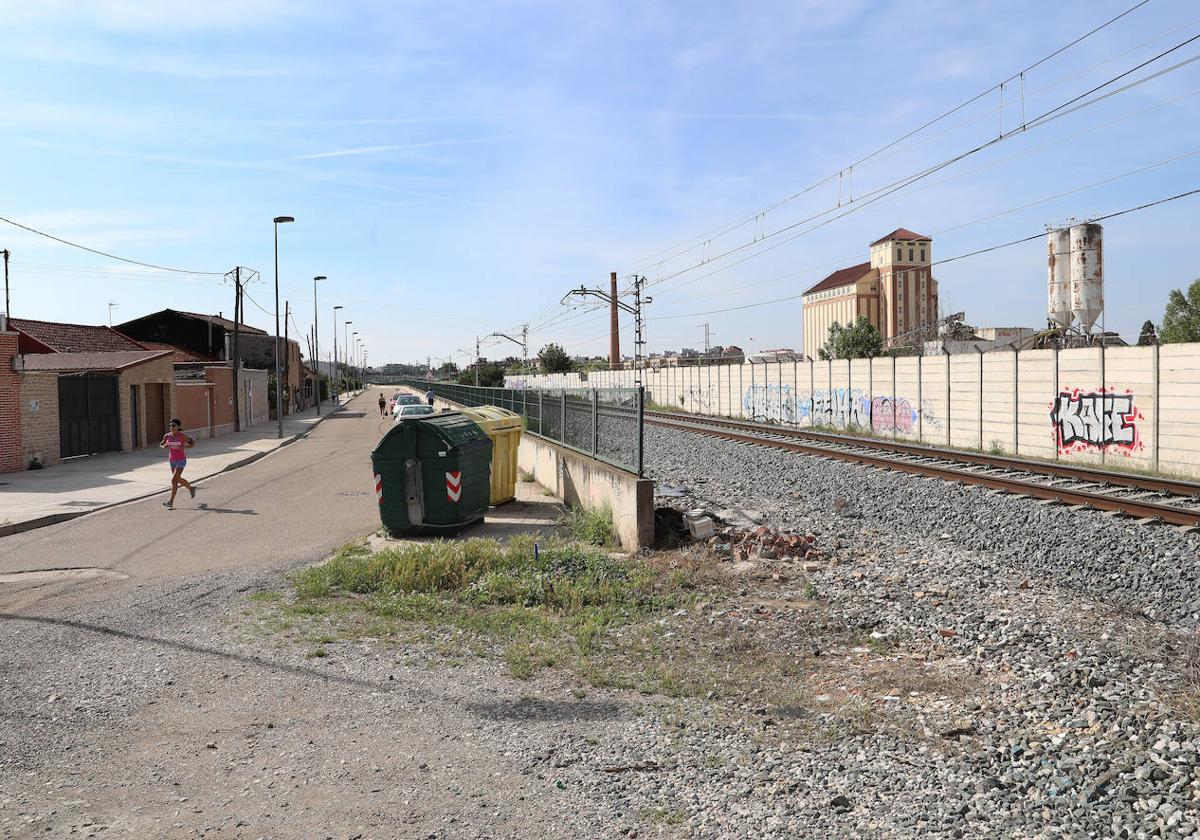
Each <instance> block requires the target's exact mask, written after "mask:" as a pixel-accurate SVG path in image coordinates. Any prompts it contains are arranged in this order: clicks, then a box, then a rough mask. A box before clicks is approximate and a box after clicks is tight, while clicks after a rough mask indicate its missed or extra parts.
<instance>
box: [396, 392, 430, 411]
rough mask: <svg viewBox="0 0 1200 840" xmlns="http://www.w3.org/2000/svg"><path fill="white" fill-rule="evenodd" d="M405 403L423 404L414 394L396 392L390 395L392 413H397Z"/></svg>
mask: <svg viewBox="0 0 1200 840" xmlns="http://www.w3.org/2000/svg"><path fill="white" fill-rule="evenodd" d="M406 405H424V402H423V401H422V400H421V398H420V397H418V396H417V395H416V394H396V396H394V397H392V414H399V413H400V409H401V408H403V407H404V406H406Z"/></svg>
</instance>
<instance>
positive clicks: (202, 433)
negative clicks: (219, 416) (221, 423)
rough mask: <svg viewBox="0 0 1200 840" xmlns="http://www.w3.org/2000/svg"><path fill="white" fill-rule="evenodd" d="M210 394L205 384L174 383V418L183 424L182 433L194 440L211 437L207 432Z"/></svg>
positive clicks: (210, 405) (210, 408)
mask: <svg viewBox="0 0 1200 840" xmlns="http://www.w3.org/2000/svg"><path fill="white" fill-rule="evenodd" d="M211 393H212V391H211V389H210V388H209V385H208V383H207V382H200V381H195V382H176V383H175V416H176V417H178V418H179V421H180V422H181V423H183V430H184V432H186V433H187V434H188V435H191V436H192V437H193V438H195V439H196V440H202V439H203V438H207V437H212V435H211V434H210V432H209V423H210V419H209V418H210V416H211V414H212V403H211V400H212V397H211Z"/></svg>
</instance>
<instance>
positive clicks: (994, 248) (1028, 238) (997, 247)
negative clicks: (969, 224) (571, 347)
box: [646, 188, 1200, 321]
mask: <svg viewBox="0 0 1200 840" xmlns="http://www.w3.org/2000/svg"><path fill="white" fill-rule="evenodd" d="M1198 194H1200V188H1196V189H1192V190H1188V191H1186V192H1181V193H1177V194H1176V195H1171V196H1166V197H1165V198H1159V199H1155V200H1154V201H1148V202H1146V203H1144V204H1139V205H1137V206H1135V207H1126V208H1125V209H1123V210H1117V211H1115V212H1112V213H1106V214H1105V215H1103V216H1095V217H1093V218H1090V219H1088V220H1087V221H1089V222H1103V221H1107V220H1108V219H1115V218H1117V217H1119V216H1125V215H1128V214H1130V213H1136V212H1138V211H1140V210H1148V209H1150V208H1151V207H1157V206H1159V205H1160V204H1167V203H1168V202H1172V201H1178V200H1179V199H1183V198H1188V197H1189V196H1193V195H1198ZM1045 235H1046V232H1045V230H1041V231H1039V232H1038V233H1035V234H1031V235H1029V236H1025V237H1022V238H1020V239H1013V240H1011V241H1009V242H1001V243H999V244H996V245H990V246H988V247H986V248H980V249H978V250H975V251H970V252H968V253H966V254H958V255H956V256H953V257H945V258H944V259H940V260H934V261H933V262H931V263H930V266H935V265H945V264H946V263H951V262H957V261H958V260H965V259H967V258H968V257H975V256H978V255H980V254H987V253H990V252H992V251H998V250H1000V249H1001V248H1009V247H1011V246H1013V245H1020V244H1022V243H1024V242H1032V241H1033V240H1035V239H1041V238H1043V237H1044V236H1045ZM802 297H804V293H803V292H802V293H800V294H797V295H788V296H786V297H780V298H775V299H773V300H763V301H758V302H756V303H747V304H743V305H741V306H727V307H724V308H722V309H710V310H708V311H706V312H687V313H684V314H682V315H655V316H651V317H649V318H647V319H646V320H648V321H670V320H674V319H676V318H697V317H699V316H701V315H717V314H720V313H723V312H738V311H740V310H743V309H755V308H757V307H760V306H770V305H772V304H775V303H785V302H787V301H791V300H798V299H800V298H802Z"/></svg>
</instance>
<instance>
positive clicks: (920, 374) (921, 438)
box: [917, 348, 925, 443]
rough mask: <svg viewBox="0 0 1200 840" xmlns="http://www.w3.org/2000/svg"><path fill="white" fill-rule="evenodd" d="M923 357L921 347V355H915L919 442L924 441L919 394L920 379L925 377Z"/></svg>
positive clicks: (922, 415) (920, 393) (923, 415)
mask: <svg viewBox="0 0 1200 840" xmlns="http://www.w3.org/2000/svg"><path fill="white" fill-rule="evenodd" d="M924 358H925V349H924V348H922V349H921V355H920V356H917V440H918V441H920V442H921V443H924V442H925V410H924V409H923V408H922V407H921V396H922V394H923V388H922V380H923V379H924V378H925V372H924V367H925V366H924V365H923V364H922V363H921V360H922V359H924Z"/></svg>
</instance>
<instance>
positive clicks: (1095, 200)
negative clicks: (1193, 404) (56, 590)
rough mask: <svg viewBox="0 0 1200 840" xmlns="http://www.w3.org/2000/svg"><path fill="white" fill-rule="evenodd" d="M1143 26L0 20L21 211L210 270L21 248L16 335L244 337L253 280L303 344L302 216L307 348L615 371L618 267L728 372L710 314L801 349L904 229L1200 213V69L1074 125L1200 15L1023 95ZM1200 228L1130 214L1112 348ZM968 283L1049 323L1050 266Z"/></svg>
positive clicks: (272, 16) (858, 15)
mask: <svg viewBox="0 0 1200 840" xmlns="http://www.w3.org/2000/svg"><path fill="white" fill-rule="evenodd" d="M1135 2H1136V0H1065V2H1058V3H1052V4H1051V3H1045V2H1034V0H1008V2H1005V3H1003V4H997V3H995V2H992V0H894V1H893V0H790V2H774V1H773V0H763V1H762V2H756V3H741V2H690V3H660V2H654V0H631V2H623V1H622V0H612V2H592V0H576V2H572V3H545V2H542V3H538V2H521V1H520V0H497V2H489V1H488V0H472V1H471V2H456V0H438V2H428V3H427V2H384V0H379V2H354V1H353V0H348V1H347V2H339V3H328V2H315V0H314V1H313V2H309V0H297V2H287V1H286V0H211V2H198V3H190V4H183V3H156V2H149V1H148V0H90V2H66V0H41V2H38V3H29V2H21V3H16V2H9V1H8V0H0V17H2V19H3V20H4V21H5V35H4V41H5V45H4V49H3V50H0V115H2V116H0V162H2V164H3V167H2V171H3V177H2V178H0V216H2V217H4V218H5V219H9V220H12V221H15V222H19V223H21V224H24V225H28V226H30V227H34V228H37V229H39V230H42V231H44V232H47V233H51V234H53V235H55V236H58V237H60V238H63V239H68V240H71V241H74V242H78V243H80V244H84V245H87V246H89V247H92V248H95V249H97V250H101V251H105V252H108V253H110V254H115V255H118V256H122V257H126V258H129V259H133V260H137V261H141V262H146V263H151V264H154V265H157V266H163V267H170V268H176V269H182V270H183V271H184V272H197V273H180V272H168V271H162V270H157V269H150V268H145V267H141V266H135V265H131V264H128V263H121V262H117V261H114V260H112V259H108V258H106V257H101V256H98V255H95V254H91V253H87V252H84V251H80V250H77V249H73V248H71V247H68V246H65V245H63V244H60V243H58V242H54V241H51V240H49V239H46V238H43V237H39V236H36V235H34V234H31V233H28V232H26V231H23V230H21V229H18V228H15V227H12V226H10V225H7V224H3V223H0V248H8V249H9V250H10V251H11V252H12V257H11V263H10V286H11V311H12V314H13V315H14V316H23V317H30V318H41V319H48V320H62V321H68V322H74V323H106V322H107V320H108V317H109V313H110V308H109V304H110V303H114V304H115V305H116V307H115V309H113V310H112V315H113V320H114V323H119V322H120V321H122V320H130V319H133V318H136V317H140V316H142V315H145V314H147V313H149V312H154V311H157V310H159V309H162V308H166V307H171V308H174V309H182V310H187V311H194V312H211V313H218V312H220V313H223V314H224V315H226V316H227V317H229V316H232V313H233V296H234V292H233V288H232V286H231V285H230V284H229V283H228V282H226V281H225V280H224V277H223V275H224V273H225V272H227V271H229V270H231V269H232V268H233V267H234V266H245V267H248V268H252V269H254V270H257V271H258V272H260V275H259V280H258V281H257V282H255V283H253V284H251V285H250V286H249V287H248V289H247V291H248V294H249V296H250V297H251V299H252V301H253V302H252V303H249V304H247V319H248V321H249V322H250V323H251V324H253V325H255V326H259V327H262V328H264V329H268V330H273V328H274V318H273V315H274V308H275V303H274V266H275V263H274V254H273V238H272V237H273V231H272V227H273V225H272V221H271V220H272V218H273V217H275V216H277V215H291V216H294V217H295V219H296V221H295V223H294V224H289V225H282V226H280V228H279V294H280V301H281V303H280V307H281V308H282V307H283V305H284V303H283V302H284V301H286V302H288V303H290V304H291V307H292V311H293V313H294V315H293V319H292V321H293V326H291V328H290V331H291V333H292V334H293V335H295V334H296V333H301V334H304V333H307V332H308V331H309V330H310V329H311V326H312V323H313V317H314V315H313V310H314V301H313V286H314V283H313V280H312V278H313V277H314V276H315V275H325V276H327V277H328V280H326V281H324V282H322V283H320V284H319V287H318V289H317V292H318V301H317V306H318V324H319V340H320V344H321V350H322V355H327V353H328V351H329V350H330V349H331V348H332V338H333V330H334V325H335V315H334V311H333V306H335V305H341V306H343V307H344V308H343V309H342V310H341V311H340V312H339V313H338V315H339V317H338V319H337V322H336V323H337V333H338V342H339V344H343V345H344V343H345V339H344V336H345V335H346V334H347V332H350V333H353V332H354V331H357V332H358V333H359V336H358V339H359V340H360V341H361V342H362V345H363V346H365V348H366V353H367V356H368V361H369V363H371V364H380V363H384V362H401V361H415V360H419V361H422V362H423V361H424V360H425V359H427V358H432V359H434V360H436V361H444V360H446V359H447V358H453V359H454V360H455V361H456V362H458V363H459V364H460V365H461V364H463V363H466V362H469V360H470V356H471V355H472V353H473V349H474V342H475V340H476V336H482V337H484V338H483V355H484V356H487V357H490V358H497V357H503V356H506V355H515V356H520V355H521V349H520V347H519V346H517V344H515V343H512V342H510V341H507V340H505V339H502V338H487V336H488V335H489V334H490V333H493V332H500V333H506V334H508V335H510V336H512V337H514V338H519V337H520V332H519V331H520V330H521V325H522V324H529V341H528V343H529V353H530V355H533V354H536V353H537V351H538V350H539V349H540V348H541V347H543V346H544V345H545V344H547V343H548V342H552V341H553V342H558V343H560V344H562V345H564V346H565V347H566V348H567V349H568V352H570V353H572V354H583V355H586V354H596V355H601V354H606V353H607V350H608V337H607V334H606V331H607V313H606V311H605V310H599V309H595V307H596V306H597V305H598V304H597V303H595V302H593V303H590V304H586V305H581V301H582V299H580V298H573V299H570V300H568V304H569V305H562V304H560V300H561V299H562V298H563V296H564V295H565V294H566V293H567V292H568V291H569V290H570V289H572V288H579V287H580V286H581V285H582V286H587V287H603V288H607V286H608V276H609V272H611V271H616V272H618V275H619V278H620V287H621V289H622V290H626V289H628V288H629V287H630V284H631V277H632V276H633V275H634V274H635V273H637V274H641V275H642V276H644V277H645V278H646V282H647V294H648V295H650V296H651V297H652V298H653V302H652V303H650V304H648V305H647V306H646V315H647V321H646V337H647V348H648V350H649V351H663V350H668V349H672V350H677V349H680V348H681V347H692V348H701V347H702V346H703V341H704V330H703V324H705V323H708V324H710V330H711V335H712V342H713V343H714V344H736V345H738V346H740V347H742V348H744V349H746V350H755V349H758V350H762V349H768V348H777V347H800V346H802V337H801V304H800V300H799V298H798V297H797V296H798V295H800V294H802V293H803V292H804V290H805V289H807V288H808V287H810V286H811V285H813V284H815V283H816V282H817V281H819V280H820V279H821V278H822V277H824V276H825V275H826V274H828V273H830V272H832V271H834V270H835V269H837V268H840V267H845V266H848V265H852V264H855V263H858V262H863V261H865V260H867V258H868V246H869V243H870V242H872V241H873V240H875V239H877V238H878V237H880V236H882V235H884V234H886V233H887V232H889V231H891V230H893V229H895V228H897V227H901V226H903V227H906V228H909V229H911V230H914V231H917V232H918V233H921V234H923V235H927V236H932V237H933V243H934V244H933V256H934V259H935V260H940V259H946V258H948V257H953V256H957V255H960V254H967V253H969V252H972V251H975V250H978V249H983V248H987V247H990V246H992V245H997V244H1000V243H1004V242H1009V241H1012V240H1015V239H1020V238H1024V237H1026V236H1031V235H1034V234H1037V233H1039V232H1040V231H1042V230H1043V229H1044V226H1045V225H1047V224H1050V223H1060V222H1062V221H1063V220H1065V219H1068V218H1072V217H1074V218H1093V217H1096V216H1101V215H1104V214H1107V213H1111V212H1114V211H1118V210H1122V209H1125V208H1128V207H1133V206H1136V205H1140V204H1143V203H1147V202H1150V201H1153V200H1155V199H1159V198H1164V197H1167V196H1171V195H1174V194H1177V193H1181V192H1184V191H1187V190H1189V189H1195V188H1197V187H1200V131H1198V130H1197V129H1198V128H1200V61H1197V62H1196V63H1192V64H1187V65H1185V66H1182V67H1178V68H1177V69H1174V70H1171V71H1170V72H1167V73H1164V74H1163V75H1161V76H1159V77H1158V78H1155V79H1152V80H1150V81H1148V82H1145V83H1143V84H1139V85H1137V86H1135V87H1132V88H1130V89H1128V90H1124V91H1120V92H1118V93H1116V94H1114V95H1113V96H1110V97H1108V98H1105V99H1103V100H1102V101H1099V102H1097V103H1095V104H1090V105H1088V106H1087V107H1083V108H1079V109H1078V110H1071V108H1070V107H1068V108H1062V109H1061V110H1057V111H1056V110H1054V109H1056V108H1058V107H1059V106H1061V105H1063V104H1064V103H1068V102H1070V101H1071V100H1073V99H1075V98H1076V97H1078V96H1080V95H1082V94H1085V93H1086V92H1087V91H1089V90H1091V89H1093V88H1096V87H1097V86H1098V85H1101V84H1102V83H1103V82H1105V81H1107V80H1109V79H1111V78H1113V77H1116V76H1119V75H1120V74H1124V73H1126V71H1129V70H1131V69H1132V68H1135V67H1136V66H1137V65H1139V64H1142V63H1143V62H1146V61H1147V60H1149V59H1151V58H1153V57H1154V56H1156V55H1158V54H1159V53H1162V52H1164V51H1166V50H1169V49H1171V48H1172V47H1175V46H1176V45H1178V44H1180V43H1181V42H1184V41H1186V40H1187V39H1189V38H1192V37H1193V36H1200V8H1198V7H1197V6H1196V4H1195V3H1194V2H1193V0H1149V2H1147V3H1146V4H1145V5H1143V6H1141V7H1140V8H1138V9H1137V10H1135V11H1133V12H1131V13H1130V14H1128V15H1127V16H1125V17H1124V18H1122V19H1121V20H1120V21H1118V22H1116V23H1114V24H1112V25H1111V26H1108V27H1107V28H1105V29H1103V30H1102V31H1100V32H1098V33H1096V34H1095V35H1092V36H1091V37H1088V38H1086V39H1084V40H1083V41H1081V42H1080V43H1078V44H1076V45H1075V46H1073V47H1071V48H1069V49H1067V50H1065V51H1063V52H1062V53H1060V54H1059V55H1057V56H1055V57H1053V58H1051V59H1050V60H1048V61H1046V62H1044V63H1041V64H1039V65H1038V66H1036V67H1033V68H1032V69H1029V70H1028V72H1025V73H1024V74H1023V75H1020V73H1021V71H1022V70H1023V69H1025V68H1028V67H1030V65H1033V64H1034V63H1035V62H1037V61H1039V59H1041V58H1043V57H1044V56H1047V55H1048V54H1050V53H1052V52H1054V51H1055V50H1057V49H1059V48H1060V47H1063V46H1064V45H1066V44H1068V43H1070V42H1071V41H1073V40H1074V39H1076V38H1078V37H1079V36H1080V35H1083V34H1084V33H1085V32H1087V31H1088V30H1090V29H1092V28H1093V27H1095V26H1097V25H1099V24H1101V23H1103V22H1105V21H1106V20H1108V19H1109V18H1112V17H1114V16H1115V15H1118V14H1120V13H1121V12H1123V11H1125V10H1126V9H1128V8H1129V7H1130V6H1132V5H1134V3H1135ZM1001 6H1002V11H1003V14H997V12H998V11H999V10H1000V7H1001ZM1195 56H1200V40H1197V41H1194V42H1192V43H1189V44H1186V45H1184V46H1182V47H1180V48H1178V49H1176V50H1174V51H1173V52H1171V53H1170V54H1169V55H1167V56H1165V57H1163V58H1161V59H1159V60H1157V61H1155V62H1153V63H1151V64H1148V65H1146V67H1145V68H1144V69H1141V70H1136V71H1134V72H1131V73H1129V74H1128V75H1124V76H1122V77H1121V78H1120V79H1119V80H1118V81H1117V82H1116V83H1114V84H1111V85H1109V86H1107V87H1102V88H1100V89H1099V90H1098V91H1097V93H1099V94H1103V93H1106V92H1108V91H1113V90H1115V89H1116V88H1119V87H1121V86H1122V85H1125V84H1128V83H1130V82H1133V81H1136V80H1138V79H1140V78H1142V77H1144V76H1147V75H1150V74H1152V73H1154V72H1156V71H1158V70H1165V69H1167V68H1169V67H1171V66H1172V65H1174V64H1177V63H1179V62H1183V61H1186V60H1187V59H1189V58H1192V57H1195ZM1006 79H1008V80H1009V81H1008V83H1007V84H1006V85H1005V86H1004V89H1003V90H1002V91H1001V90H1000V89H999V88H998V87H997V86H998V84H999V83H1000V82H1002V81H1005V80H1006ZM985 92H987V93H986V95H984V96H982V97H980V98H978V99H976V100H975V101H973V102H971V103H970V104H968V105H965V106H964V107H963V108H961V109H959V110H957V111H955V112H954V113H953V114H951V115H950V116H949V117H946V118H945V119H942V120H940V121H938V122H935V123H934V124H933V125H931V126H930V127H929V128H927V129H925V130H924V131H922V132H919V133H917V134H915V135H913V136H911V137H909V138H908V139H906V140H903V141H902V142H900V143H899V144H897V145H893V146H891V147H890V148H887V149H886V150H885V151H883V152H882V153H881V154H877V155H875V156H873V157H870V158H869V159H868V160H866V161H864V162H860V163H859V164H858V165H856V166H853V167H851V164H854V163H855V162H856V161H860V160H861V159H862V158H864V157H867V156H869V155H871V154H872V153H873V152H876V151H877V150H880V149H881V148H882V147H885V146H888V144H891V143H892V142H893V141H895V140H897V139H898V138H901V137H904V136H905V135H907V134H909V132H912V131H913V130H914V129H917V128H919V127H920V126H922V125H923V124H925V123H927V122H929V121H930V120H932V119H934V118H936V117H938V116H939V115H942V114H943V113H945V112H947V111H950V110H951V109H953V108H955V106H958V105H960V104H962V103H964V102H967V101H968V100H971V99H972V98H973V97H976V96H977V95H978V94H983V93H985ZM1083 101H1088V100H1086V99H1085V100H1081V102H1083ZM1047 112H1052V115H1053V116H1054V117H1055V118H1054V119H1052V120H1047V121H1044V122H1037V121H1036V118H1037V117H1038V116H1040V115H1042V114H1045V113H1047ZM1022 124H1025V125H1027V126H1029V127H1027V128H1026V129H1025V130H1020V128H1021V126H1022ZM989 141H995V142H991V144H990V145H986V146H985V147H984V148H982V149H980V150H979V151H976V152H974V153H972V154H969V155H967V156H965V157H963V158H962V159H960V160H957V161H956V162H954V163H951V164H949V165H946V166H945V167H944V168H940V169H938V170H937V171H936V172H932V173H930V174H928V175H927V176H925V177H923V178H922V179H920V180H919V181H916V182H914V183H911V184H909V185H908V186H905V187H902V188H900V189H897V190H896V191H894V192H892V193H890V194H887V195H882V197H881V193H880V192H879V191H880V190H882V189H883V188H885V187H887V186H888V185H889V184H892V183H894V182H897V181H902V180H903V179H907V178H909V177H910V176H913V175H914V174H917V173H920V172H923V171H924V170H926V169H928V168H931V167H935V166H938V165H940V164H943V163H945V162H947V161H949V160H952V159H954V158H956V157H958V156H959V155H962V154H963V153H965V152H968V151H970V150H973V149H976V148H977V147H979V146H981V145H984V144H988V142H989ZM814 185H817V186H814ZM873 199H875V200H873ZM764 211H765V212H764ZM1198 211H1200V196H1195V197H1192V198H1185V199H1181V200H1178V201H1174V202H1171V203H1168V204H1164V205H1162V206H1159V207H1156V208H1152V209H1149V210H1146V211H1141V212H1137V213H1131V214H1128V215H1125V216H1121V217H1118V218H1114V219H1112V220H1110V221H1107V222H1105V228H1104V255H1105V282H1106V309H1105V314H1104V326H1105V327H1106V328H1107V329H1109V330H1117V331H1120V332H1121V333H1122V334H1125V335H1127V336H1130V337H1131V338H1132V337H1136V335H1137V332H1138V329H1139V328H1140V326H1141V324H1142V322H1143V321H1144V320H1146V319H1152V320H1154V321H1156V322H1157V321H1159V320H1161V317H1162V312H1163V307H1164V304H1165V301H1166V297H1167V293H1168V291H1169V290H1170V289H1172V288H1178V287H1183V286H1186V285H1187V284H1188V283H1190V282H1191V281H1192V280H1193V279H1195V278H1196V277H1197V276H1200V269H1197V268H1196V265H1195V259H1194V247H1193V246H1194V242H1195V231H1196V229H1197V224H1196V221H1197V217H1198ZM934 274H935V277H937V279H938V281H939V283H940V289H941V304H942V309H943V310H944V311H947V312H950V311H964V312H965V313H966V317H967V321H968V322H969V323H973V324H976V325H986V326H1040V325H1043V324H1044V323H1045V306H1046V268H1045V245H1044V242H1043V241H1042V240H1040V239H1039V240H1034V241H1031V242H1028V243H1025V244H1021V245H1016V246H1012V247H1008V248H1004V249H1000V250H996V251H991V252H988V253H985V254H980V255H978V256H974V257H970V258H967V259H962V260H956V261H953V262H948V263H945V264H944V265H938V266H935V269H934ZM593 300H594V299H593ZM739 307H740V308H739ZM346 320H349V321H352V324H351V325H350V326H349V327H348V329H347V327H346V326H345V325H344V323H343V322H344V321H346ZM621 326H622V350H623V351H625V352H626V353H627V354H628V353H630V352H632V349H633V335H632V332H633V325H632V319H631V318H630V317H629V316H627V315H622V319H621ZM352 340H353V337H352Z"/></svg>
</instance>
